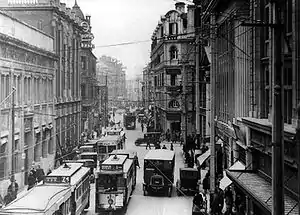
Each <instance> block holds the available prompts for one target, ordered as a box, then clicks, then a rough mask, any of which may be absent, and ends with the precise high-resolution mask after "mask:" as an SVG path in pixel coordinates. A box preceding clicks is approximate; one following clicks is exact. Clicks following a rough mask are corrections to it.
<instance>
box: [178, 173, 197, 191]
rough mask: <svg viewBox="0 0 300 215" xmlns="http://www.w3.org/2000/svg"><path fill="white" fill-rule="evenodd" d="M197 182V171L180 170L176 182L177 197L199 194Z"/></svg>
mask: <svg viewBox="0 0 300 215" xmlns="http://www.w3.org/2000/svg"><path fill="white" fill-rule="evenodd" d="M199 180H200V177H199V171H198V170H197V169H196V168H180V169H179V179H178V180H177V182H176V188H177V189H176V192H177V195H178V196H181V195H182V194H190V195H195V194H196V193H197V192H199V185H198V184H199Z"/></svg>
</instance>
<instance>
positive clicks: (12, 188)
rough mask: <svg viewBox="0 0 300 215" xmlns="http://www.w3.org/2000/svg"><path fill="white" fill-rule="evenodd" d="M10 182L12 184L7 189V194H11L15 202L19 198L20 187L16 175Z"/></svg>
mask: <svg viewBox="0 0 300 215" xmlns="http://www.w3.org/2000/svg"><path fill="white" fill-rule="evenodd" d="M10 182H11V184H10V185H9V186H8V188H7V193H10V194H11V198H12V200H15V199H16V198H17V194H18V190H19V185H18V183H17V181H16V180H15V176H14V175H12V176H11V177H10Z"/></svg>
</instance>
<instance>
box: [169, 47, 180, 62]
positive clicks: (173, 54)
mask: <svg viewBox="0 0 300 215" xmlns="http://www.w3.org/2000/svg"><path fill="white" fill-rule="evenodd" d="M177 58H178V50H177V48H176V46H172V47H171V48H170V59H171V60H174V59H177Z"/></svg>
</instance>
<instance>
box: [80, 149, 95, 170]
mask: <svg viewBox="0 0 300 215" xmlns="http://www.w3.org/2000/svg"><path fill="white" fill-rule="evenodd" d="M97 157H98V155H97V152H82V153H80V154H79V159H82V160H93V161H94V165H93V166H94V168H96V167H97V161H98V159H97Z"/></svg>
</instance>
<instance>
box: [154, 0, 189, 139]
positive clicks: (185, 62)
mask: <svg viewBox="0 0 300 215" xmlns="http://www.w3.org/2000/svg"><path fill="white" fill-rule="evenodd" d="M194 39H195V37H194V6H192V5H189V6H187V12H186V7H185V4H184V3H182V2H178V3H176V5H175V10H170V11H169V12H167V13H166V14H165V15H164V16H162V17H161V20H160V21H159V23H158V25H157V27H156V29H155V30H154V33H153V35H152V44H151V74H152V82H153V87H154V92H153V93H154V106H155V110H156V113H157V119H159V120H158V121H157V122H156V125H157V129H162V130H163V131H166V130H167V129H170V130H171V131H180V130H181V131H185V130H186V129H187V133H188V134H192V133H193V132H194V131H195V120H194V118H195V117H194V111H195V106H194V104H195V102H194V98H195V96H194V95H193V82H195V67H194V65H195V59H194V57H195V54H194V53H195V46H194V44H193V42H194ZM184 85H185V86H184Z"/></svg>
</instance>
